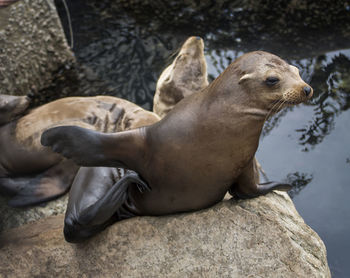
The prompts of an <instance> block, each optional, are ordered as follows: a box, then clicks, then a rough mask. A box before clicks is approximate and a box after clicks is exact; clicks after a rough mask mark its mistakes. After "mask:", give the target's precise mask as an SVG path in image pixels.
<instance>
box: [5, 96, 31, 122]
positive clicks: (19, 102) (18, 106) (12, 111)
mask: <svg viewBox="0 0 350 278" xmlns="http://www.w3.org/2000/svg"><path fill="white" fill-rule="evenodd" d="M29 102H30V100H29V98H28V97H27V96H11V95H0V115H1V117H0V125H3V124H6V123H9V122H11V121H13V120H15V119H16V118H18V117H19V116H20V115H21V114H22V113H23V112H24V111H25V110H26V109H27V108H28V106H29Z"/></svg>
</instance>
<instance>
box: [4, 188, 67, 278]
mask: <svg viewBox="0 0 350 278" xmlns="http://www.w3.org/2000/svg"><path fill="white" fill-rule="evenodd" d="M8 200H9V198H7V197H4V196H0V234H1V233H2V232H3V231H6V230H9V229H11V228H16V227H19V226H21V225H24V224H27V223H31V222H34V221H37V220H39V219H41V218H45V217H48V216H51V215H57V214H62V213H65V211H66V208H67V203H68V194H65V195H64V196H62V197H60V198H58V199H56V200H54V201H50V202H47V203H44V204H42V205H40V206H34V207H28V208H12V207H10V206H8V205H7V202H8ZM0 277H1V276H0Z"/></svg>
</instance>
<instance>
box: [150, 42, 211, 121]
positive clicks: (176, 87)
mask: <svg viewBox="0 0 350 278" xmlns="http://www.w3.org/2000/svg"><path fill="white" fill-rule="evenodd" d="M208 84H209V83H208V74H207V64H206V61H205V57H204V42H203V40H202V39H201V38H200V37H190V38H188V39H187V40H186V41H185V43H184V44H183V45H182V47H181V49H180V52H179V53H178V55H177V56H176V58H175V59H174V61H173V63H172V64H171V65H169V66H168V67H167V68H166V69H165V70H164V71H163V72H162V74H161V75H160V77H159V80H158V82H157V87H156V93H155V95H154V101H153V103H154V106H153V111H154V112H156V113H157V114H158V115H159V116H160V117H164V116H165V115H166V114H167V113H168V112H169V111H170V110H171V109H172V108H173V107H174V105H175V104H177V103H178V102H179V101H180V100H182V99H183V98H185V97H188V96H190V95H192V94H193V93H195V92H198V91H201V90H202V89H204V88H205V87H207V86H208Z"/></svg>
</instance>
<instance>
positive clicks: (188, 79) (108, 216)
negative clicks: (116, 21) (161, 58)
mask: <svg viewBox="0 0 350 278" xmlns="http://www.w3.org/2000/svg"><path fill="white" fill-rule="evenodd" d="M203 45H204V44H203V40H202V39H201V38H199V37H190V38H188V39H187V40H186V42H185V43H184V44H183V45H182V47H181V50H180V52H179V54H178V55H177V57H176V58H175V60H174V62H173V63H172V65H170V66H169V67H167V68H166V69H165V70H164V71H163V73H162V74H161V77H160V78H159V80H158V82H157V89H156V93H155V99H154V110H155V111H157V112H158V113H159V114H160V115H161V116H165V115H166V113H168V112H169V111H170V110H171V109H172V108H173V107H174V105H175V104H176V103H177V102H179V101H180V100H181V99H182V98H184V97H185V96H188V95H190V94H193V93H194V92H196V91H198V88H204V87H205V86H206V85H207V84H208V81H207V71H206V62H205V57H204V47H203ZM192 90H194V91H192ZM140 116H142V115H140ZM152 123H154V122H148V124H152ZM133 182H134V183H136V184H137V185H138V186H139V190H140V191H143V190H149V188H148V187H147V185H146V184H144V183H142V181H141V180H140V178H137V176H136V173H135V172H131V171H130V170H126V169H125V168H120V167H118V168H113V167H81V168H80V169H79V171H78V173H77V175H76V177H75V179H74V182H73V184H72V188H71V190H70V192H69V199H68V206H67V211H66V216H65V226H64V235H65V238H66V240H67V241H70V242H79V241H81V240H83V239H85V238H87V237H90V236H92V235H93V234H95V233H97V232H98V231H100V230H102V229H104V228H105V227H106V226H108V225H110V224H112V223H114V222H116V221H118V220H121V219H125V218H129V217H132V216H134V214H132V213H131V212H130V210H129V209H128V207H129V206H130V205H132V204H130V203H129V202H128V198H127V194H126V193H127V188H128V186H129V185H130V183H133ZM113 196H114V197H113ZM112 197H113V199H112V200H111V198H112Z"/></svg>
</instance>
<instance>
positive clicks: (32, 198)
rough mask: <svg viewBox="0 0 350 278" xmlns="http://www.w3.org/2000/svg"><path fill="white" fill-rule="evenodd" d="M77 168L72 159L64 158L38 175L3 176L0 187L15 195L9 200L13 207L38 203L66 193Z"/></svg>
mask: <svg viewBox="0 0 350 278" xmlns="http://www.w3.org/2000/svg"><path fill="white" fill-rule="evenodd" d="M77 170H78V166H77V165H76V164H74V163H73V162H72V161H69V160H63V161H62V162H60V163H59V164H57V165H55V166H53V167H51V168H49V169H48V170H46V171H45V172H43V173H41V174H38V175H36V176H29V177H20V178H1V179H0V187H1V189H2V191H7V192H8V193H10V194H11V195H15V196H14V197H13V198H12V199H11V200H9V202H8V205H9V206H11V207H25V206H32V205H37V204H40V203H43V202H47V201H50V200H53V199H55V198H58V197H59V196H61V195H63V194H64V193H66V192H67V191H68V189H69V187H70V185H71V184H72V182H73V179H74V176H75V174H76V172H77Z"/></svg>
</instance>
